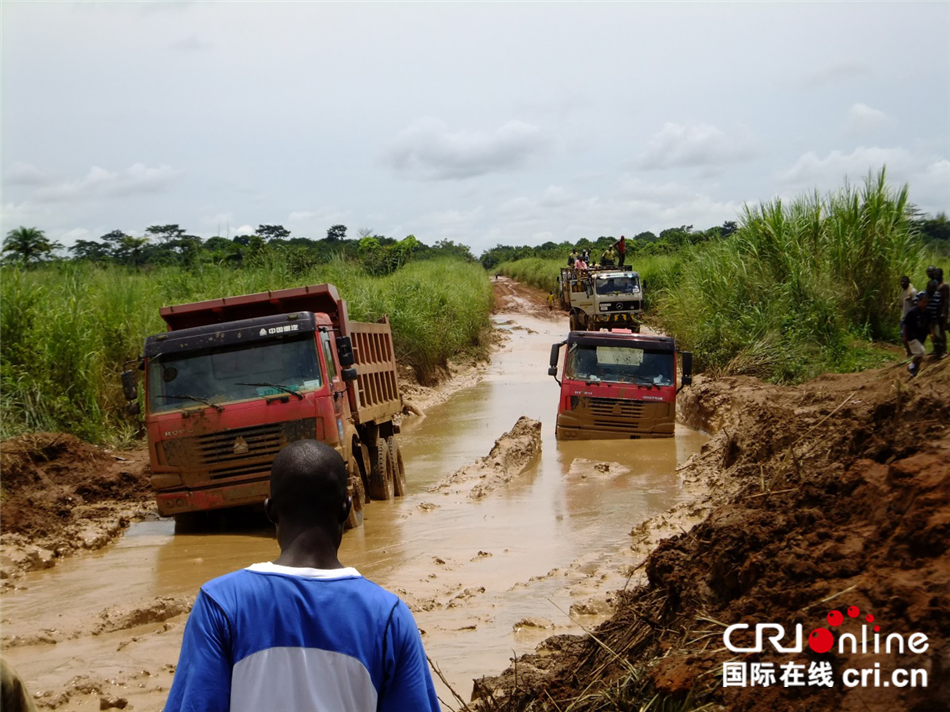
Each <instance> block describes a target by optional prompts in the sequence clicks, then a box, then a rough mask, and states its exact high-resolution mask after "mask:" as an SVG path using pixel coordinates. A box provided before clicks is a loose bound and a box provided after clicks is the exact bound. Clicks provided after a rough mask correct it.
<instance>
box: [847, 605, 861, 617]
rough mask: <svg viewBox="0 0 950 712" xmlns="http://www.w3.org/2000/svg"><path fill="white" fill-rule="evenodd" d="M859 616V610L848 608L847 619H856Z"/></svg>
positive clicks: (853, 607)
mask: <svg viewBox="0 0 950 712" xmlns="http://www.w3.org/2000/svg"><path fill="white" fill-rule="evenodd" d="M859 615H861V609H860V608H858V607H857V606H848V618H857V617H858V616H859Z"/></svg>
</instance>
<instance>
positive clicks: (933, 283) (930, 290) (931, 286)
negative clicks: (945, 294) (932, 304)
mask: <svg viewBox="0 0 950 712" xmlns="http://www.w3.org/2000/svg"><path fill="white" fill-rule="evenodd" d="M937 284H938V282H937V280H936V279H932V280H930V281H929V282H927V291H926V294H927V296H928V297H932V296H933V295H934V293H935V292H936V291H937Z"/></svg>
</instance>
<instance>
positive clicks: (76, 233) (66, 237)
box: [59, 227, 92, 245]
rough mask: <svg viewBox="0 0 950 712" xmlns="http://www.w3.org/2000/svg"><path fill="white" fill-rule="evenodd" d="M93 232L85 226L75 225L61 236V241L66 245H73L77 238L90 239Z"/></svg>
mask: <svg viewBox="0 0 950 712" xmlns="http://www.w3.org/2000/svg"><path fill="white" fill-rule="evenodd" d="M91 235H92V233H90V232H89V230H87V229H86V228H84V227H74V228H73V229H72V230H66V232H64V233H63V234H62V235H60V237H59V241H60V242H62V243H63V244H66V245H72V244H74V243H75V242H76V240H88V239H90V237H91Z"/></svg>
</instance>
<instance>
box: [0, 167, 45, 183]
mask: <svg viewBox="0 0 950 712" xmlns="http://www.w3.org/2000/svg"><path fill="white" fill-rule="evenodd" d="M51 180H52V178H51V177H50V176H49V175H48V174H47V173H44V172H43V171H41V170H40V169H39V168H37V167H36V166H34V165H33V164H32V163H19V162H18V163H14V164H13V165H12V166H10V168H8V169H7V171H6V175H5V176H4V182H5V183H6V184H8V185H46V184H47V183H49V182H50V181H51Z"/></svg>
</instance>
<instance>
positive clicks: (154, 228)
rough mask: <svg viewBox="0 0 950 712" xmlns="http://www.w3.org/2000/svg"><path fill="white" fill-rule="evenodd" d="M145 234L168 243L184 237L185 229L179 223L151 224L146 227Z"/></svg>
mask: <svg viewBox="0 0 950 712" xmlns="http://www.w3.org/2000/svg"><path fill="white" fill-rule="evenodd" d="M145 234H146V235H148V236H149V237H157V238H158V239H159V240H161V241H162V242H166V243H167V242H172V241H174V240H177V239H178V238H180V237H182V236H183V235H184V234H185V231H184V230H183V229H182V228H180V227H179V226H178V225H150V226H149V227H147V228H145Z"/></svg>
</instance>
